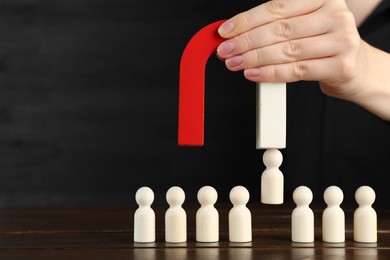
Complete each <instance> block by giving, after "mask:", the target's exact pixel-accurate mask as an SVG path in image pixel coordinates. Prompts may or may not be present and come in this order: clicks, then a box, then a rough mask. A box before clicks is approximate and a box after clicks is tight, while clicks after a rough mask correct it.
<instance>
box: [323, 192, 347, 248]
mask: <svg viewBox="0 0 390 260" xmlns="http://www.w3.org/2000/svg"><path fill="white" fill-rule="evenodd" d="M343 199H344V195H343V191H342V190H341V189H340V188H339V187H337V186H330V187H328V188H327V189H326V190H325V192H324V200H325V203H326V204H327V205H328V206H327V208H326V209H325V210H324V212H323V213H322V240H323V241H324V242H329V243H342V242H344V241H345V215H344V211H343V210H342V209H341V208H340V204H341V202H343Z"/></svg>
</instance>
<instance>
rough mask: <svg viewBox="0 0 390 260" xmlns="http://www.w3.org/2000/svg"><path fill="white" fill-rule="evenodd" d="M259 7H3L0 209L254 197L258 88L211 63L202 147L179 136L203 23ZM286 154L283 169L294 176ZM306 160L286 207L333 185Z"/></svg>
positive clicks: (15, 1) (27, 2)
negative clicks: (184, 74)
mask: <svg viewBox="0 0 390 260" xmlns="http://www.w3.org/2000/svg"><path fill="white" fill-rule="evenodd" d="M259 3H260V2H255V1H246V0H245V1H242V0H241V1H236V0H235V1H231V0H186V1H181V0H180V1H179V0H169V1H155V0H150V1H148V0H145V1H135V0H93V1H92V0H90V1H88V0H46V1H45V0H0V28H1V33H0V205H3V206H4V205H70V204H73V205H95V204H124V203H134V194H135V192H136V190H137V189H138V188H139V187H141V186H150V187H151V188H152V189H153V190H154V191H155V195H156V201H159V202H163V201H164V200H165V192H166V190H167V189H168V188H169V187H171V186H173V185H179V186H181V187H183V189H184V190H185V192H186V194H187V201H196V192H197V191H198V189H199V188H200V187H201V186H203V185H212V186H214V187H215V188H216V189H217V191H218V192H219V198H220V200H221V201H227V200H228V193H229V191H230V189H231V188H232V187H233V186H235V185H244V186H246V187H247V188H248V189H249V191H250V193H251V198H252V200H253V201H258V200H259V193H260V190H259V189H260V174H261V172H262V171H263V170H264V166H263V163H262V161H261V156H262V153H263V152H262V151H258V150H256V149H255V110H254V108H255V96H254V94H255V88H254V83H251V82H249V81H246V80H245V79H244V77H243V76H242V73H241V72H237V73H231V72H229V71H228V70H227V69H226V68H225V67H224V64H223V63H222V62H221V61H219V60H218V59H217V58H216V57H212V58H211V59H210V61H209V63H208V66H207V72H206V121H205V124H206V129H205V146H204V147H202V148H193V147H178V146H177V144H176V142H177V141H176V140H177V107H178V79H179V77H178V75H179V62H180V57H181V53H182V51H183V49H184V47H185V45H186V43H187V42H188V40H189V39H190V38H191V36H192V35H193V34H195V33H196V32H197V31H198V30H199V29H200V28H202V27H203V26H205V25H207V24H209V23H211V22H214V21H217V20H220V19H225V18H229V17H230V16H232V15H234V14H236V13H238V12H240V11H244V10H246V9H248V8H249V7H252V6H255V5H257V4H259ZM303 89H304V87H303ZM289 91H290V90H289ZM306 91H311V92H314V93H317V94H318V93H319V89H318V88H310V90H309V89H308V90H306ZM296 102H299V101H296ZM331 102H337V101H331ZM292 105H294V103H293V102H292V103H291V102H290V103H289V106H292ZM288 111H290V110H288ZM292 113H293V112H292ZM305 113H306V115H308V114H313V115H315V114H316V110H315V109H313V111H309V112H305ZM300 116H305V115H298V114H294V117H300ZM314 117H315V116H314ZM289 118H290V119H289V120H290V121H291V116H289ZM315 118H317V117H315ZM290 121H289V122H288V127H290V125H291V122H290ZM315 123H316V122H315V121H314V122H313V124H315ZM318 127H321V126H317V128H318ZM291 129H292V131H295V130H294V128H293V127H291ZM307 131H310V129H307ZM304 136H305V133H304V132H302V137H304ZM301 142H306V144H307V145H306V146H305V147H303V146H301ZM318 142H320V141H318ZM290 143H291V146H289V144H290ZM316 145H317V144H316V143H313V142H312V141H311V140H307V141H303V140H291V139H290V140H289V141H288V147H287V149H286V150H283V153H288V151H289V149H290V153H291V154H295V152H297V153H298V151H299V152H300V153H299V154H302V155H305V154H306V153H307V154H310V153H311V151H310V149H311V148H310V146H311V147H313V149H315V148H314V147H316ZM307 147H309V149H307ZM292 158H293V157H289V156H285V162H284V165H290V166H291V167H290V168H291V169H294V163H293V162H292ZM299 158H301V159H302V160H303V161H304V160H306V158H305V157H299ZM307 160H308V162H307V165H308V166H307V169H306V174H307V175H309V176H310V175H313V179H311V180H308V179H304V178H295V177H294V174H293V173H291V172H288V171H287V172H284V173H285V177H286V183H287V185H286V199H287V200H290V197H291V192H292V190H293V188H294V187H296V186H297V185H300V184H307V185H310V184H311V183H312V184H313V183H314V184H313V186H309V187H311V188H312V189H313V191H314V192H315V197H316V198H317V201H319V198H321V196H322V195H321V194H322V192H323V189H324V185H325V184H328V183H326V182H325V184H322V185H319V184H315V183H317V181H319V180H318V178H317V177H315V176H316V175H315V174H316V173H315V172H312V169H313V167H312V166H309V165H310V163H315V162H311V161H309V159H307ZM284 167H285V166H283V167H282V170H284ZM304 168H305V167H304ZM314 169H315V167H314ZM297 170H301V169H297ZM377 182H378V183H380V180H378V181H377ZM329 184H332V183H331V182H329ZM335 184H337V182H335ZM355 188H356V185H355V186H353V187H351V190H354V189H355ZM346 195H347V196H348V198H349V200H351V199H352V198H353V193H352V191H351V192H349V193H347V194H346Z"/></svg>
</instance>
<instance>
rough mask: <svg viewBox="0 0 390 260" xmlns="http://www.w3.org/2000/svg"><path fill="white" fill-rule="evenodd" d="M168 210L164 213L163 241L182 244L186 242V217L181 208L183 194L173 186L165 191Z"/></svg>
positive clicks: (181, 190)
mask: <svg viewBox="0 0 390 260" xmlns="http://www.w3.org/2000/svg"><path fill="white" fill-rule="evenodd" d="M166 199H167V202H168V204H169V208H168V210H167V211H166V212H165V241H166V242H170V243H183V242H186V241H187V215H186V212H185V210H184V209H183V208H182V204H183V203H184V200H185V194H184V191H183V189H182V188H180V187H177V186H174V187H171V188H170V189H169V190H168V191H167V195H166Z"/></svg>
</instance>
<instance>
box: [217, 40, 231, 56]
mask: <svg viewBox="0 0 390 260" xmlns="http://www.w3.org/2000/svg"><path fill="white" fill-rule="evenodd" d="M233 48H234V45H233V43H232V42H230V41H226V42H223V43H222V44H221V45H219V46H218V49H217V53H218V54H220V55H227V54H229V53H231V52H232V51H233Z"/></svg>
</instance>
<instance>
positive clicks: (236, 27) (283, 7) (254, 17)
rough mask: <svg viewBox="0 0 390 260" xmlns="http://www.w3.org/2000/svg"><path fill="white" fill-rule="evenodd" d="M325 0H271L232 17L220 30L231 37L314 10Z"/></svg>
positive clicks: (225, 36) (222, 34) (224, 35)
mask: <svg viewBox="0 0 390 260" xmlns="http://www.w3.org/2000/svg"><path fill="white" fill-rule="evenodd" d="M324 1H325V0H310V1H308V0H271V1H269V2H267V3H264V4H262V5H259V6H257V7H254V8H252V9H250V10H248V11H246V12H242V13H240V14H237V15H236V16H234V17H232V18H231V19H229V20H228V21H226V22H225V23H223V24H222V25H221V26H220V27H219V29H218V32H219V34H220V35H221V36H222V37H224V38H231V37H234V36H237V35H239V34H241V33H243V32H246V31H248V30H250V29H253V28H255V27H257V26H260V25H263V24H267V23H270V22H273V21H276V20H279V19H286V18H289V17H293V16H300V15H304V14H307V13H310V12H313V11H315V10H317V9H319V8H320V7H321V6H322V5H323V4H324Z"/></svg>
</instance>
